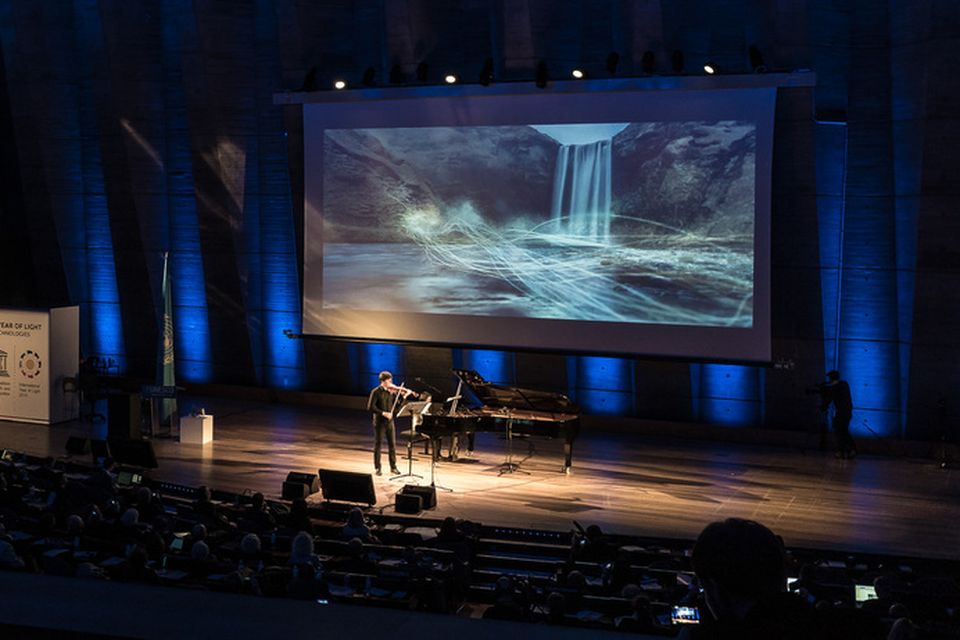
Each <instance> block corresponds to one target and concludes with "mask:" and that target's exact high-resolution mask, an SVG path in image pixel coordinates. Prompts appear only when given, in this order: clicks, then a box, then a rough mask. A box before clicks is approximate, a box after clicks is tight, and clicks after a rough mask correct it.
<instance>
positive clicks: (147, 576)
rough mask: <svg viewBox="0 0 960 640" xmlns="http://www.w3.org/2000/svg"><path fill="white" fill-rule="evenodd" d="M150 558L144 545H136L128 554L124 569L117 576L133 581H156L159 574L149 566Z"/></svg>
mask: <svg viewBox="0 0 960 640" xmlns="http://www.w3.org/2000/svg"><path fill="white" fill-rule="evenodd" d="M149 560H150V558H149V556H147V550H146V549H145V548H144V547H143V546H141V545H136V546H134V547H133V548H132V549H131V550H130V553H129V554H128V555H127V560H126V562H124V564H123V570H122V571H121V572H120V574H119V575H118V576H117V577H118V578H119V579H121V580H126V581H131V582H133V581H135V582H156V580H157V574H156V572H155V571H154V570H153V569H151V568H150V567H149V566H148V563H149Z"/></svg>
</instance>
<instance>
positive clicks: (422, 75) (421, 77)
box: [417, 62, 430, 82]
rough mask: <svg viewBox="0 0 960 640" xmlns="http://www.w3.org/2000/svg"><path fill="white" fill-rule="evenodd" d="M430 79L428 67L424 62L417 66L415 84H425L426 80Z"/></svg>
mask: <svg viewBox="0 0 960 640" xmlns="http://www.w3.org/2000/svg"><path fill="white" fill-rule="evenodd" d="M429 77H430V65H428V64H427V63H426V62H421V63H420V64H418V65H417V82H426V81H427V78H429Z"/></svg>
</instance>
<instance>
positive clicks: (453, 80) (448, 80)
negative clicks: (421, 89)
mask: <svg viewBox="0 0 960 640" xmlns="http://www.w3.org/2000/svg"><path fill="white" fill-rule="evenodd" d="M443 81H444V82H446V83H447V84H456V82H457V76H455V75H453V74H452V73H448V74H447V75H446V76H444V78H443Z"/></svg>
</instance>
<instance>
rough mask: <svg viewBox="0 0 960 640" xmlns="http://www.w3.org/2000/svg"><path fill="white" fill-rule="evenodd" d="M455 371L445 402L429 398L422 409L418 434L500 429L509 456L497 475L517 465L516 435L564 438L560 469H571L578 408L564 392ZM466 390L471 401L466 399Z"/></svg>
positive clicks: (435, 435) (436, 435)
mask: <svg viewBox="0 0 960 640" xmlns="http://www.w3.org/2000/svg"><path fill="white" fill-rule="evenodd" d="M453 374H454V375H455V376H456V377H457V379H458V381H459V382H458V385H457V392H456V393H455V394H454V396H453V398H452V399H451V400H450V401H448V402H444V401H443V400H445V399H440V398H434V399H433V402H431V403H430V404H429V406H428V407H427V409H426V410H425V411H424V412H422V413H421V418H422V422H421V424H420V426H419V429H418V431H419V433H420V434H422V435H424V436H427V437H429V438H431V439H432V440H434V441H435V442H436V441H438V440H439V439H440V438H443V437H446V436H451V437H454V438H455V437H458V436H462V435H464V434H471V433H476V432H481V431H493V432H497V433H502V434H504V436H505V438H506V446H507V460H506V462H504V464H503V465H502V469H501V473H503V472H512V471H516V470H518V469H519V464H518V463H515V462H514V461H513V452H512V447H513V437H514V436H521V435H524V436H525V435H543V436H547V437H550V438H558V437H562V438H563V442H564V445H563V456H564V460H563V466H562V467H561V471H562V472H564V473H569V472H570V467H571V464H572V461H573V443H574V440H576V438H577V436H578V435H579V432H580V407H578V406H577V405H576V404H574V403H573V402H571V401H570V399H569V398H567V397H566V396H565V395H563V394H560V393H551V392H548V391H536V390H534V389H521V388H519V387H508V386H505V385H499V384H493V383H492V382H487V381H486V380H484V379H483V376H481V375H480V374H479V373H477V372H476V371H472V370H470V369H454V370H453ZM465 388H466V389H468V390H469V391H470V392H471V393H472V394H473V396H474V398H475V401H473V402H470V401H466V394H465V393H464V389H465ZM434 450H435V451H437V450H438V449H437V448H436V447H435V449H434Z"/></svg>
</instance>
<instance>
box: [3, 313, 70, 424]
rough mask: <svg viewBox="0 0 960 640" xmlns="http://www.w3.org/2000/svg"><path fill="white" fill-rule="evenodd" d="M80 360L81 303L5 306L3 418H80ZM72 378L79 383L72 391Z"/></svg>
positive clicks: (47, 421) (53, 420) (48, 421)
mask: <svg viewBox="0 0 960 640" xmlns="http://www.w3.org/2000/svg"><path fill="white" fill-rule="evenodd" d="M79 364H80V308H79V307H58V308H56V309H47V310H41V311H37V310H28V309H0V420H17V421H20V422H33V423H36V424H54V423H56V422H64V421H65V420H73V419H75V418H76V417H77V416H78V415H79V413H80V403H79V401H78V398H77V393H76V387H75V377H76V375H77V368H78V366H79ZM68 381H71V382H74V387H73V388H74V391H72V392H69V396H68V391H67V387H70V386H71V385H70V384H65V383H67V382H68Z"/></svg>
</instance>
